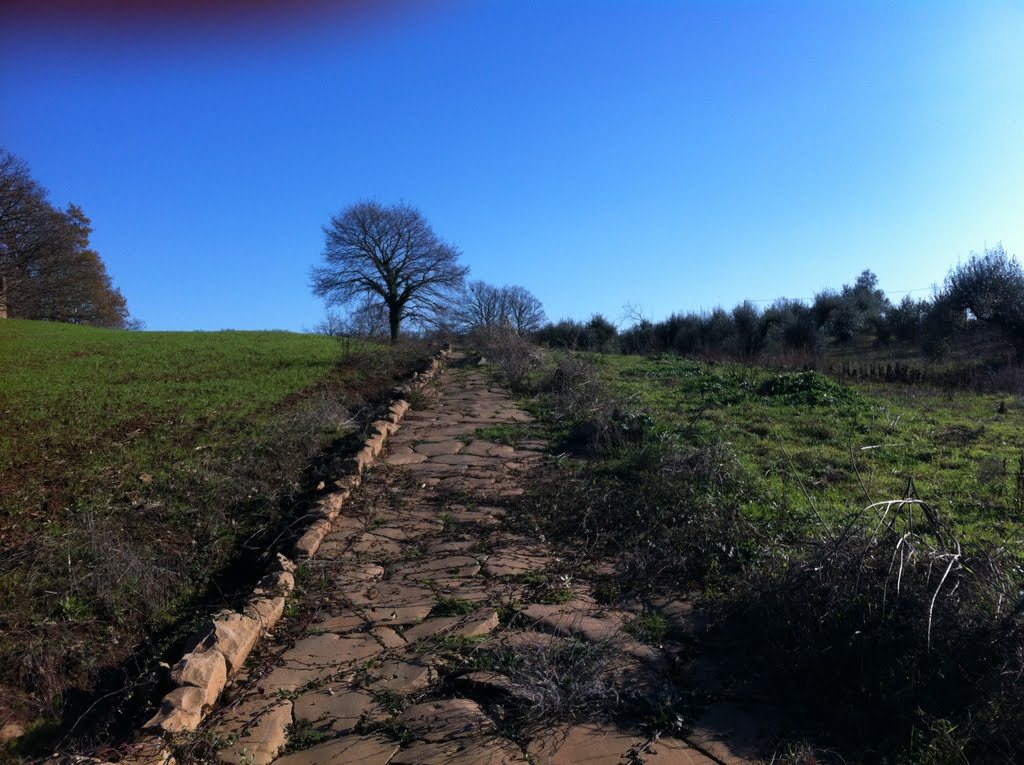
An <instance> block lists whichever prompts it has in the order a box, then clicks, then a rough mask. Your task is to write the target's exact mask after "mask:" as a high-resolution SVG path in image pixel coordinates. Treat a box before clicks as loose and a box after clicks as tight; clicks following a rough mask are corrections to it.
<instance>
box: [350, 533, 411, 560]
mask: <svg viewBox="0 0 1024 765" xmlns="http://www.w3.org/2000/svg"><path fill="white" fill-rule="evenodd" d="M351 549H352V552H356V553H368V554H370V555H373V556H375V557H381V558H397V557H399V556H400V555H401V554H402V550H403V549H404V548H403V546H402V544H401V543H399V542H396V541H395V540H393V539H388V538H387V537H385V536H381V535H380V534H375V533H373V532H372V531H366V532H363V533H362V534H361V535H360V536H359V538H358V539H356V540H355V542H353V543H352V548H351Z"/></svg>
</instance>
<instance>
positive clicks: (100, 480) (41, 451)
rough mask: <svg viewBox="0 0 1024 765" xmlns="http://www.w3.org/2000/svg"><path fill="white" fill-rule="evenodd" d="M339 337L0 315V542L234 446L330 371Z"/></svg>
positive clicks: (127, 491)
mask: <svg viewBox="0 0 1024 765" xmlns="http://www.w3.org/2000/svg"><path fill="white" fill-rule="evenodd" d="M338 356H339V353H338V343H337V341H336V340H332V339H331V338H327V337H321V336H313V335H294V334H290V333H285V332H146V333H129V332H112V331H108V330H102V329H94V328H91V327H76V326H72V325H69V324H50V323H43V322H27V321H5V322H0V358H2V364H0V414H2V415H3V418H4V428H3V431H2V432H0V517H2V518H3V519H4V520H3V521H0V523H3V525H4V526H9V525H10V523H11V522H12V521H13V523H14V524H15V525H16V527H15V528H14V529H10V528H3V529H0V534H2V535H3V536H2V537H0V540H3V541H4V542H5V543H9V541H8V535H10V534H24V533H26V532H31V531H32V530H33V528H32V527H33V525H34V524H36V523H46V522H52V521H53V520H54V519H55V514H59V513H60V512H62V511H64V510H65V509H67V508H68V507H70V506H72V505H74V504H76V503H81V502H83V501H86V500H88V501H107V500H109V499H111V498H113V497H116V496H120V495H123V494H125V493H130V492H132V491H135V490H138V489H139V488H140V482H139V476H140V475H144V474H145V475H149V476H152V478H153V482H154V483H156V484H159V482H160V481H161V480H163V479H164V478H165V477H166V476H167V474H168V471H170V470H172V469H173V465H174V464H175V463H177V462H180V461H181V460H184V459H188V458H189V457H190V456H191V455H192V454H193V453H194V452H195V451H196V450H200V451H201V450H204V449H220V448H231V447H232V446H233V445H234V444H235V442H236V440H237V438H238V435H239V431H240V430H244V429H245V428H246V427H247V426H251V425H252V424H253V423H254V422H256V421H258V420H259V419H260V417H261V416H264V417H265V416H266V414H267V413H268V412H269V411H270V408H271V407H273V405H275V404H277V403H279V402H281V401H283V400H285V399H286V398H287V397H288V396H290V395H293V394H295V393H297V392H299V391H302V390H304V389H306V388H308V387H309V386H310V385H312V384H314V383H316V382H317V381H319V380H324V379H325V378H326V377H327V376H328V375H329V374H330V373H331V371H332V370H333V369H334V368H335V366H336V364H337V362H338Z"/></svg>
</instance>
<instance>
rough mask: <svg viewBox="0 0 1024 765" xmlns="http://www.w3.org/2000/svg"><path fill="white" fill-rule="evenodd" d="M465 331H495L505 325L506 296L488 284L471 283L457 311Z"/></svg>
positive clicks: (500, 290)
mask: <svg viewBox="0 0 1024 765" xmlns="http://www.w3.org/2000/svg"><path fill="white" fill-rule="evenodd" d="M456 314H457V320H458V324H460V325H461V326H462V327H463V328H464V329H467V330H474V329H494V328H495V327H500V326H502V325H503V324H504V323H505V295H504V291H503V290H502V289H499V288H498V287H495V286H494V285H492V284H488V283H487V282H480V281H476V282H470V283H469V285H468V286H467V288H466V291H465V294H464V295H463V296H462V299H461V300H460V301H459V308H458V310H457V311H456Z"/></svg>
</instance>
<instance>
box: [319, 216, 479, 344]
mask: <svg viewBox="0 0 1024 765" xmlns="http://www.w3.org/2000/svg"><path fill="white" fill-rule="evenodd" d="M324 240H325V242H324V252H323V259H324V265H322V266H317V267H315V268H314V269H313V274H312V287H313V293H314V294H315V295H317V296H318V297H322V298H325V299H326V300H328V301H329V302H332V303H338V304H343V305H344V304H350V303H352V302H353V301H355V300H357V299H358V298H369V300H370V301H371V302H372V303H373V304H376V305H379V306H383V307H384V308H385V309H386V311H387V314H388V326H389V329H390V333H391V342H392V343H396V342H398V334H399V330H400V329H401V326H402V322H403V321H404V320H406V319H408V320H409V321H412V322H414V323H416V324H419V325H420V326H429V325H430V324H432V323H435V322H436V321H437V319H438V317H440V316H443V315H444V313H445V312H446V311H447V310H448V309H449V308H450V306H451V304H452V302H453V299H454V297H455V296H456V295H457V294H458V291H459V290H460V289H461V288H462V285H463V282H464V281H465V278H466V274H467V273H468V272H469V269H468V268H466V267H465V266H462V265H460V264H459V256H460V254H461V253H460V252H459V250H458V249H456V248H455V247H454V246H452V245H451V244H448V243H447V242H445V241H443V240H442V239H440V237H438V236H437V234H435V233H434V230H433V229H432V228H431V227H430V224H429V223H427V220H426V219H425V218H424V217H423V214H422V213H420V211H419V210H417V209H416V208H414V207H411V206H410V205H407V204H397V205H387V206H385V205H381V204H379V203H377V202H357V203H356V204H354V205H351V206H349V207H347V208H345V209H344V210H342V211H341V212H339V213H338V214H337V215H334V216H332V217H331V220H330V223H329V224H328V225H326V226H324Z"/></svg>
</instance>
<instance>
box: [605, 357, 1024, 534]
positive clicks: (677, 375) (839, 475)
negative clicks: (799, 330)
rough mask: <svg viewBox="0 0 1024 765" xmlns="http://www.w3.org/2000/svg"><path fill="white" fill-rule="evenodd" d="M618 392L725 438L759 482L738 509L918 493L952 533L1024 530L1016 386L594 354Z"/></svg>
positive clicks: (833, 508)
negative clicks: (898, 381)
mask: <svg viewBox="0 0 1024 765" xmlns="http://www.w3.org/2000/svg"><path fill="white" fill-rule="evenodd" d="M595 359H596V361H597V362H598V363H599V369H600V370H601V374H602V376H603V377H604V379H605V380H606V382H607V383H608V385H609V387H610V389H611V390H612V391H613V392H614V393H615V394H617V395H618V396H620V397H622V398H625V399H629V400H632V401H633V403H634V405H635V406H637V407H639V408H641V409H645V410H647V411H649V412H650V413H651V414H652V415H653V417H654V419H655V421H656V422H658V423H659V425H660V427H662V428H663V429H664V430H665V431H667V432H683V433H685V435H686V436H687V437H688V438H690V439H694V438H696V439H699V440H702V441H711V440H718V441H724V442H727V443H728V444H729V446H731V447H732V450H733V451H734V453H735V455H736V457H737V459H738V460H739V461H740V463H741V464H742V466H743V468H744V469H745V470H746V472H747V473H748V474H749V475H750V476H751V477H752V478H753V480H754V481H755V482H756V483H757V485H758V488H759V491H757V492H756V499H754V500H752V501H751V502H750V503H749V504H748V505H747V506H746V508H745V509H746V511H747V512H748V513H749V514H750V516H751V517H753V518H760V519H763V520H765V521H769V522H772V523H773V524H776V525H791V526H794V527H795V528H794V531H796V532H797V533H803V531H805V530H806V528H807V527H808V526H809V525H815V524H818V523H819V520H818V519H819V516H820V517H821V518H824V519H825V520H826V521H831V522H833V523H836V524H841V523H842V522H843V521H844V520H845V519H848V517H849V516H850V514H851V513H856V512H859V511H860V510H861V509H862V508H864V507H865V506H867V505H869V504H871V503H873V502H880V501H885V500H892V499H901V498H903V497H905V496H906V494H905V492H906V490H907V486H908V482H909V481H910V480H911V479H913V482H914V486H915V487H916V490H917V493H918V495H919V496H920V497H921V498H922V499H924V500H927V501H928V502H929V503H931V504H932V505H933V506H934V507H935V508H936V509H937V510H938V511H939V514H940V517H941V518H942V519H943V520H945V521H947V522H949V523H950V524H952V526H953V527H954V528H955V529H956V531H957V534H958V536H959V537H960V538H962V539H964V540H966V541H971V540H984V541H989V542H999V541H1002V540H1008V539H1012V538H1016V536H1017V535H1019V534H1020V532H1021V531H1022V529H1024V526H1022V524H1024V473H1022V472H1021V471H1022V469H1024V465H1022V459H1024V406H1022V404H1021V402H1020V401H1019V400H1018V399H1017V398H1016V397H1014V396H1010V395H996V394H991V395H983V394H975V393H970V392H965V391H960V392H952V393H951V392H948V391H938V390H934V389H929V388H928V387H925V386H914V385H882V384H876V383H870V384H869V383H863V384H858V385H854V386H847V385H840V384H837V383H835V382H833V381H832V380H831V379H830V378H828V377H826V376H824V375H821V374H818V373H815V372H798V373H784V374H780V373H777V372H773V371H769V370H764V369H759V368H754V367H745V366H741V365H738V364H704V363H699V362H694V361H689V360H686V359H681V358H679V357H660V358H650V357H638V356H599V357H595Z"/></svg>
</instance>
